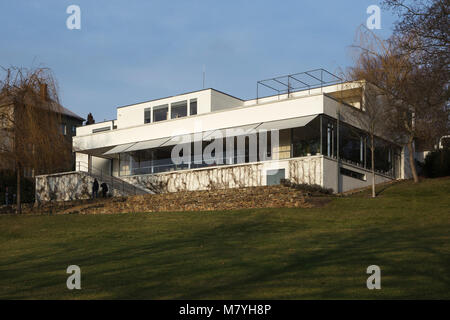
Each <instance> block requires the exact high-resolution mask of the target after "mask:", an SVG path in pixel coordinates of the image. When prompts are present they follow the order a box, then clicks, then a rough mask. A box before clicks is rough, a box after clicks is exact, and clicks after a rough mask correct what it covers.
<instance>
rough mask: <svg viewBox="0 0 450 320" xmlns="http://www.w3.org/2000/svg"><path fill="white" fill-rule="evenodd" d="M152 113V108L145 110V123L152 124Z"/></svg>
mask: <svg viewBox="0 0 450 320" xmlns="http://www.w3.org/2000/svg"><path fill="white" fill-rule="evenodd" d="M150 117H151V111H150V108H145V109H144V123H150V122H151V118H150Z"/></svg>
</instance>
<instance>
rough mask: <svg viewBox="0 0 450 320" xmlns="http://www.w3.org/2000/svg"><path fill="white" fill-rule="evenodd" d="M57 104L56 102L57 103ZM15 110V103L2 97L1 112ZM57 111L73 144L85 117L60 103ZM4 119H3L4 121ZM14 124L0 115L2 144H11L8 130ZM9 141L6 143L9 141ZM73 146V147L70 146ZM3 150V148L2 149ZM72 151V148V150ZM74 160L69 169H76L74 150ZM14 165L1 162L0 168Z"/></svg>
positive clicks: (10, 167)
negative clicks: (77, 129)
mask: <svg viewBox="0 0 450 320" xmlns="http://www.w3.org/2000/svg"><path fill="white" fill-rule="evenodd" d="M55 106H56V104H55ZM13 110H14V105H13V103H12V101H10V99H8V98H2V99H1V101H0V114H5V113H11V112H13ZM55 111H56V112H58V113H60V114H61V123H60V128H61V129H60V130H61V132H62V134H63V135H64V136H65V137H66V139H67V141H68V142H69V143H68V145H69V146H71V144H72V137H74V136H75V135H76V128H77V127H80V126H82V125H83V122H84V120H85V119H83V118H82V117H80V116H79V115H77V114H76V113H74V112H72V111H70V110H69V109H67V108H65V107H63V106H61V105H60V104H58V105H57V107H55ZM2 119H3V121H2ZM12 125H13V124H11V123H8V121H6V117H3V118H2V117H0V139H1V140H0V145H3V146H7V145H8V144H9V145H11V141H12V139H11V137H12V136H11V134H8V132H11V131H12V130H11V129H12V128H11V126H12ZM8 141H9V143H6V142H8ZM70 148H71V147H70ZM0 151H1V150H0ZM70 152H72V148H71V150H70ZM72 154H73V156H72V160H71V163H68V164H67V170H73V169H74V163H75V154H74V153H73V152H72ZM13 168H14V166H13V164H11V163H2V164H0V170H10V169H13ZM24 174H25V175H26V176H32V175H33V171H32V170H25V172H24Z"/></svg>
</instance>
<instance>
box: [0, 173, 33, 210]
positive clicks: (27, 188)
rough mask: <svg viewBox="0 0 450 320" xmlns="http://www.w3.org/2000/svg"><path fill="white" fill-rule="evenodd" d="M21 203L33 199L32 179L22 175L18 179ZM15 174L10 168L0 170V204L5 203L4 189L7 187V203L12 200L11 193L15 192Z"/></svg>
mask: <svg viewBox="0 0 450 320" xmlns="http://www.w3.org/2000/svg"><path fill="white" fill-rule="evenodd" d="M20 185H21V191H22V193H21V196H22V203H30V202H33V201H34V181H33V179H29V178H24V177H22V179H21V181H20ZM16 186H17V180H16V174H15V173H14V172H13V171H10V170H2V171H0V205H2V204H4V203H5V189H6V187H8V193H9V203H12V201H13V194H15V193H16Z"/></svg>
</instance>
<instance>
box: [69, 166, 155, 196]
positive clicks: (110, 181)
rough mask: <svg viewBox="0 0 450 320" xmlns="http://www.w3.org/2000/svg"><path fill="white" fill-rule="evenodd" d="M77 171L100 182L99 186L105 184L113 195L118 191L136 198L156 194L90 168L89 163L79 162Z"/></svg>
mask: <svg viewBox="0 0 450 320" xmlns="http://www.w3.org/2000/svg"><path fill="white" fill-rule="evenodd" d="M76 169H78V170H77V171H78V172H80V173H81V172H82V173H84V174H87V175H89V176H90V177H92V178H95V179H97V180H98V184H99V186H100V185H101V184H102V183H103V182H105V183H106V184H107V185H108V192H109V193H113V191H114V190H115V191H117V193H118V194H120V195H121V196H134V195H144V194H154V192H153V191H151V190H149V189H146V188H144V187H142V186H139V185H133V184H131V183H129V182H126V181H124V180H122V179H120V177H114V176H111V175H110V174H107V173H106V172H105V171H104V170H101V169H98V168H95V167H93V166H88V165H87V163H84V162H77V166H76Z"/></svg>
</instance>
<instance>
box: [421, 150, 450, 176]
mask: <svg viewBox="0 0 450 320" xmlns="http://www.w3.org/2000/svg"><path fill="white" fill-rule="evenodd" d="M422 174H423V175H424V176H425V177H428V178H437V177H445V176H450V149H448V148H447V149H440V150H436V151H432V152H430V153H429V154H428V155H427V156H426V157H425V161H424V163H423V165H422Z"/></svg>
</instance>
